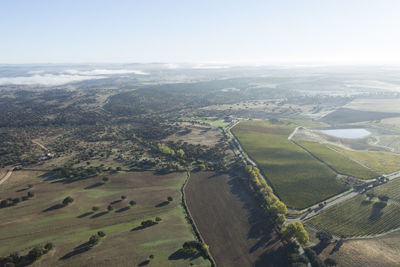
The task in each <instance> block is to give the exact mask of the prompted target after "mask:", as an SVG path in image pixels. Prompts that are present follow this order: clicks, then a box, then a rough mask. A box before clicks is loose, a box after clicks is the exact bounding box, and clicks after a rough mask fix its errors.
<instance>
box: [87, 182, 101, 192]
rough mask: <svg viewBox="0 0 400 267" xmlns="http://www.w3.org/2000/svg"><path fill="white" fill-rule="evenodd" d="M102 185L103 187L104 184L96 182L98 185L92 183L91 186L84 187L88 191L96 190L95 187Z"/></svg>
mask: <svg viewBox="0 0 400 267" xmlns="http://www.w3.org/2000/svg"><path fill="white" fill-rule="evenodd" d="M102 185H104V183H100V182H98V183H94V184H92V185H89V186H86V187H85V189H86V190H88V189H92V188H96V187H99V186H102Z"/></svg>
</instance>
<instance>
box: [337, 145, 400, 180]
mask: <svg viewBox="0 0 400 267" xmlns="http://www.w3.org/2000/svg"><path fill="white" fill-rule="evenodd" d="M332 147H334V148H335V149H336V150H338V151H341V152H342V153H344V154H345V155H347V156H349V157H351V158H353V159H355V160H357V161H360V162H361V163H362V164H364V165H366V166H368V167H370V168H372V169H374V170H376V171H378V172H381V173H384V174H387V173H391V172H394V171H397V170H400V154H395V153H391V152H385V151H360V150H348V149H344V148H341V147H338V146H333V145H332Z"/></svg>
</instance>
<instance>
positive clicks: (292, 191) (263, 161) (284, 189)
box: [232, 121, 346, 208]
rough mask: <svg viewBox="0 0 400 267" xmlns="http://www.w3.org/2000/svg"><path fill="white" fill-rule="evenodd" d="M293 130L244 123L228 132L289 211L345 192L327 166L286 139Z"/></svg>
mask: <svg viewBox="0 0 400 267" xmlns="http://www.w3.org/2000/svg"><path fill="white" fill-rule="evenodd" d="M296 126H297V125H295V124H293V123H290V122H288V121H284V122H283V123H279V124H271V123H269V122H265V121H246V122H241V123H239V124H238V125H237V126H235V127H234V128H233V129H232V131H233V133H234V134H235V136H236V137H237V138H238V139H239V141H240V142H241V144H242V146H243V148H244V149H245V150H246V151H247V152H248V153H249V155H250V157H251V158H252V159H254V160H255V161H256V162H257V163H258V165H259V167H260V169H261V170H262V171H263V173H264V174H265V175H266V176H267V178H268V180H269V181H270V182H271V184H272V186H273V188H274V190H275V192H276V193H277V195H278V196H279V197H280V198H281V200H282V201H283V202H285V204H286V205H288V206H289V207H293V208H305V207H307V206H310V205H312V204H314V203H317V202H319V201H322V200H324V199H326V198H329V197H331V196H333V195H335V194H338V193H340V192H342V191H344V190H346V186H345V185H343V184H341V183H339V182H338V181H337V180H336V175H335V173H334V172H333V171H332V170H330V169H329V168H328V167H327V166H325V165H324V164H323V163H321V162H319V161H318V160H316V159H314V158H313V157H311V156H310V155H309V154H308V153H307V152H305V151H304V150H303V149H302V148H300V147H298V146H297V145H295V144H293V143H292V142H291V141H289V140H288V139H287V138H288V136H289V135H290V133H291V132H292V131H293V130H294V128H295V127H296ZM316 192H318V193H316Z"/></svg>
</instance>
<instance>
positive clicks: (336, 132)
mask: <svg viewBox="0 0 400 267" xmlns="http://www.w3.org/2000/svg"><path fill="white" fill-rule="evenodd" d="M321 132H323V133H324V134H328V135H331V136H335V137H339V138H351V139H355V138H363V137H366V136H368V135H370V134H371V132H369V131H367V130H365V129H362V128H352V129H330V130H322V131H321Z"/></svg>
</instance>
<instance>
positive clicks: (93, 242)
mask: <svg viewBox="0 0 400 267" xmlns="http://www.w3.org/2000/svg"><path fill="white" fill-rule="evenodd" d="M105 236H106V234H105V233H104V232H103V231H99V232H97V234H95V235H92V236H90V238H89V241H88V242H86V243H85V244H84V245H83V246H82V248H83V249H91V248H92V247H94V246H95V245H97V244H98V243H99V242H100V239H101V238H103V237H105Z"/></svg>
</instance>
